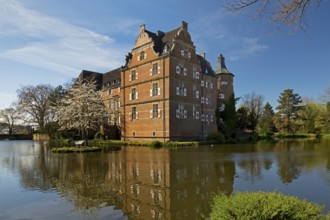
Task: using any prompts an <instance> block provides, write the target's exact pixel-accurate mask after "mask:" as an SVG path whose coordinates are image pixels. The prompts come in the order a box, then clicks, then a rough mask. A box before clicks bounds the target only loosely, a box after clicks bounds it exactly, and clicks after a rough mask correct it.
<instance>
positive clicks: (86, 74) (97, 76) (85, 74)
mask: <svg viewBox="0 0 330 220" xmlns="http://www.w3.org/2000/svg"><path fill="white" fill-rule="evenodd" d="M79 78H81V79H86V80H92V79H94V80H95V81H96V88H97V89H98V90H99V89H101V88H102V80H103V74H102V73H98V72H94V71H89V70H82V71H81V73H80V75H79Z"/></svg>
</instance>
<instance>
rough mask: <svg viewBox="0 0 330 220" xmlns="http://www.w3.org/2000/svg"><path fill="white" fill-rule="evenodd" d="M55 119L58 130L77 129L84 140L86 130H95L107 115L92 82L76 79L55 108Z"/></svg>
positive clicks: (94, 83) (85, 138)
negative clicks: (58, 126)
mask: <svg viewBox="0 0 330 220" xmlns="http://www.w3.org/2000/svg"><path fill="white" fill-rule="evenodd" d="M56 112H57V113H56V117H57V120H58V123H59V125H60V128H61V129H62V130H64V129H78V130H79V131H80V133H81V136H82V138H83V139H84V140H87V136H88V130H89V129H92V130H97V129H98V128H99V125H100V123H101V122H102V120H103V119H104V118H105V116H106V115H107V111H106V109H105V106H104V104H103V101H102V99H101V96H100V94H99V92H98V91H96V82H95V81H93V80H90V81H83V80H82V79H80V78H79V79H77V81H76V83H75V84H74V85H73V86H72V88H71V89H70V90H69V91H68V94H67V95H66V96H64V97H63V98H62V99H61V101H60V103H59V105H58V107H57V108H56Z"/></svg>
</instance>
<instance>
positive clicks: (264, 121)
mask: <svg viewBox="0 0 330 220" xmlns="http://www.w3.org/2000/svg"><path fill="white" fill-rule="evenodd" d="M274 115H275V113H274V110H273V107H272V106H271V105H270V104H269V102H267V103H266V104H265V106H264V107H263V111H262V113H261V115H260V118H259V121H258V130H259V132H260V133H264V134H272V133H274V132H275V130H276V128H275V125H274V122H273V120H274Z"/></svg>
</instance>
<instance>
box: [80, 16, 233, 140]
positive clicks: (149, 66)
mask: <svg viewBox="0 0 330 220" xmlns="http://www.w3.org/2000/svg"><path fill="white" fill-rule="evenodd" d="M80 77H83V78H90V77H93V78H94V79H95V80H96V81H97V85H98V89H100V90H101V95H102V98H103V100H104V103H105V106H106V107H107V108H108V109H109V114H110V117H109V124H110V125H112V126H116V127H119V128H120V133H121V139H122V140H159V141H167V140H198V139H204V138H206V137H207V136H208V134H209V133H210V132H214V131H217V124H216V116H215V110H216V109H217V108H218V109H219V110H220V111H223V110H224V108H225V105H224V103H225V100H226V99H228V98H229V97H230V96H231V95H232V94H233V77H234V75H233V74H232V73H231V72H229V71H228V69H227V68H226V66H225V62H224V57H223V56H222V55H221V54H220V55H219V57H218V58H217V64H216V68H215V70H213V69H212V67H211V65H210V63H209V62H208V61H207V60H206V57H205V54H196V48H195V45H194V43H193V41H192V40H191V36H190V34H189V32H188V24H187V23H186V22H184V21H183V22H182V25H181V27H179V28H176V29H174V30H172V31H169V32H166V33H165V32H162V31H157V32H155V33H154V32H150V31H148V30H146V29H145V25H141V26H140V33H139V36H138V37H137V39H136V42H135V44H134V47H133V49H132V50H131V52H130V53H128V55H127V56H126V63H125V65H124V66H122V67H121V68H118V69H115V70H113V71H110V72H106V73H104V74H102V73H96V72H91V71H86V70H83V71H82V72H81V74H80Z"/></svg>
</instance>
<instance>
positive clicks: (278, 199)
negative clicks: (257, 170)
mask: <svg viewBox="0 0 330 220" xmlns="http://www.w3.org/2000/svg"><path fill="white" fill-rule="evenodd" d="M211 207H212V213H211V218H210V219H212V220H215V219H225V220H230V219H244V220H250V219H251V220H252V219H260V220H263V219H264V220H284V219H297V220H298V219H299V220H314V219H324V218H325V217H324V216H322V214H321V212H322V210H323V206H320V205H317V204H314V203H311V202H307V201H306V200H299V199H297V198H296V197H294V196H286V195H284V194H281V193H278V192H270V193H268V192H252V193H248V192H238V193H236V194H234V195H231V196H226V195H218V196H215V197H214V198H213V202H212V205H211Z"/></svg>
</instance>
